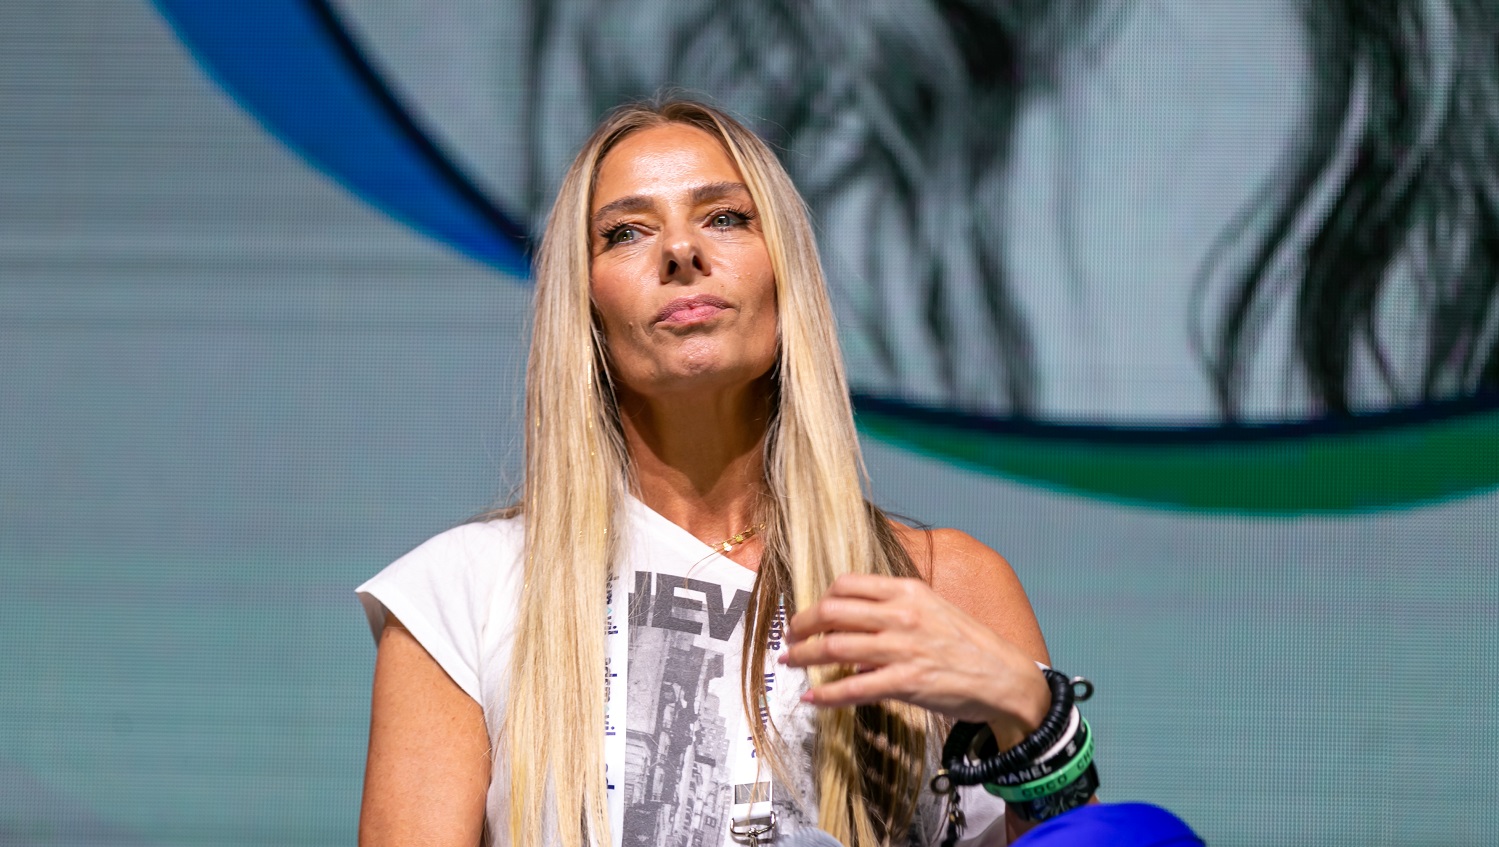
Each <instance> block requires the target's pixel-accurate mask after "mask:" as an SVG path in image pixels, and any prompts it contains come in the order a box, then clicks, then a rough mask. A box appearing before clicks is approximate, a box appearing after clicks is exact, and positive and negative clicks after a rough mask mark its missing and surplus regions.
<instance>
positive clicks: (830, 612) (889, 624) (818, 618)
mask: <svg viewBox="0 0 1499 847" xmlns="http://www.w3.org/2000/svg"><path fill="white" fill-rule="evenodd" d="M915 619H916V615H915V613H914V612H913V611H911V610H908V609H905V608H903V607H901V606H899V605H897V604H893V603H888V602H877V601H872V600H868V599H864V598H858V597H846V596H845V597H834V596H826V597H823V598H822V600H820V601H818V602H817V604H816V605H814V606H813V607H812V608H810V609H807V610H806V611H803V612H798V613H796V614H795V615H793V616H792V618H791V621H790V626H789V628H788V630H787V636H788V637H789V638H790V640H791V641H793V642H797V641H804V640H806V639H808V638H811V637H812V636H814V635H822V634H824V633H829V632H883V631H885V630H888V629H908V628H910V626H911V625H912V624H913V623H914V622H915Z"/></svg>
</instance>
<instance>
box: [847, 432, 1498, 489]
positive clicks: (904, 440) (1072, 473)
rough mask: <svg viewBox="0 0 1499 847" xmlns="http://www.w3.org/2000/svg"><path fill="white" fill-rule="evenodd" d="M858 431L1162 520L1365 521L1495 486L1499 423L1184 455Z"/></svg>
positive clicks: (1153, 447)
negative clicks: (1352, 515) (1344, 517)
mask: <svg viewBox="0 0 1499 847" xmlns="http://www.w3.org/2000/svg"><path fill="white" fill-rule="evenodd" d="M859 427H860V429H862V430H863V431H864V432H866V433H868V434H869V435H872V436H874V437H876V438H879V439H880V440H882V441H886V442H889V443H891V444H895V445H898V446H901V447H904V448H907V449H910V450H913V451H915V452H918V453H922V454H925V455H928V456H932V457H936V458H939V459H942V460H944V461H948V462H952V463H954V464H958V465H961V466H966V467H969V468H973V469H976V470H979V471H982V472H985V473H989V474H994V475H997V476H1002V477H1007V478H1010V479H1015V480H1019V481H1023V482H1028V483H1032V484H1035V485H1040V486H1044V487H1048V488H1052V489H1056V490H1061V491H1067V492H1071V493H1075V494H1082V495H1087V496H1093V497H1099V498H1103V499H1109V500H1118V501H1124V502H1130V503H1136V504H1141V505H1150V506H1157V507H1163V508H1169V509H1183V510H1194V511H1212V512H1234V513H1247V514H1262V515H1291V514H1305V513H1309V512H1329V513H1337V512H1367V511H1376V510H1382V509H1389V508H1396V507H1401V506H1412V505H1417V504H1422V503H1430V502H1435V501H1439V500H1445V499H1450V498H1452V497H1457V496H1461V495H1465V494H1470V493H1473V492H1475V491H1479V490H1482V489H1486V488H1491V487H1493V486H1495V485H1496V484H1499V412H1483V413H1480V414H1473V415H1467V416H1463V417H1455V418H1449V419H1445V420H1440V421H1435V422H1429V423H1421V424H1408V425H1398V426H1391V427H1389V428H1386V429H1375V430H1366V431H1360V432H1353V433H1343V434H1314V435H1288V436H1284V437H1273V438H1265V439H1263V440H1249V441H1225V442H1210V443H1182V444H1129V443H1111V442H1106V441H1086V440H1082V439H1071V438H1067V439H1062V438H1047V437H1044V436H1036V435H1017V434H1006V433H992V432H976V431H973V430H968V429H963V428H959V427H954V426H949V425H944V424H942V423H934V422H931V421H925V420H910V419H906V418H902V417H899V416H896V415H890V414H887V413H883V412H867V411H866V412H861V413H860V414H859Z"/></svg>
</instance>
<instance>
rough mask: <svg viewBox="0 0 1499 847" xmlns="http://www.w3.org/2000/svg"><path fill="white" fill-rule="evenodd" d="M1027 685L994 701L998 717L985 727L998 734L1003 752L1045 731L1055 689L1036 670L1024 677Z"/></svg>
mask: <svg viewBox="0 0 1499 847" xmlns="http://www.w3.org/2000/svg"><path fill="white" fill-rule="evenodd" d="M1023 678H1024V679H1025V680H1026V682H1025V683H1024V684H1023V685H1018V686H1007V687H1006V688H1005V689H1004V690H1001V691H998V692H996V695H995V697H994V698H993V699H992V700H991V702H993V703H994V706H995V708H994V714H993V715H991V716H990V717H989V719H988V720H987V721H985V723H987V724H988V725H989V731H990V732H992V733H994V740H995V742H996V743H997V744H998V745H999V749H1001V750H1008V749H1010V748H1011V747H1014V746H1015V745H1016V744H1019V743H1020V742H1021V741H1023V740H1025V738H1026V737H1027V736H1029V735H1030V734H1031V733H1033V732H1035V731H1036V730H1037V729H1039V728H1040V727H1041V722H1042V721H1043V720H1044V719H1045V718H1046V713H1047V710H1049V709H1050V708H1051V689H1050V688H1049V687H1048V685H1047V684H1046V677H1045V676H1043V675H1042V674H1041V672H1040V671H1039V670H1035V671H1034V672H1032V673H1030V674H1026V675H1025V676H1024V677H1023Z"/></svg>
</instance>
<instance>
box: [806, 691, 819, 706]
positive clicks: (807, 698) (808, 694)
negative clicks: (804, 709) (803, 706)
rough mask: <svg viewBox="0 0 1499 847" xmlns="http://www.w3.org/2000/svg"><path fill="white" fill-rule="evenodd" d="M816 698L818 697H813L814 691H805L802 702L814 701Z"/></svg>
mask: <svg viewBox="0 0 1499 847" xmlns="http://www.w3.org/2000/svg"><path fill="white" fill-rule="evenodd" d="M816 699H817V698H816V697H813V696H812V692H810V691H807V692H805V693H803V694H802V702H803V703H811V702H813V701H814V700H816Z"/></svg>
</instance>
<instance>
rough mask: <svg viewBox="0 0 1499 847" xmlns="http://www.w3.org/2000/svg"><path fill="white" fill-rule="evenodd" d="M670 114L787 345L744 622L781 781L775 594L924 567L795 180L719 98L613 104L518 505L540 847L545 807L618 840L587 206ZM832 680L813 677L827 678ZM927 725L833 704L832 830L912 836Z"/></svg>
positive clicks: (607, 430)
mask: <svg viewBox="0 0 1499 847" xmlns="http://www.w3.org/2000/svg"><path fill="white" fill-rule="evenodd" d="M666 123H683V124H687V125H691V126H694V127H697V128H699V129H702V130H704V131H706V132H708V133H709V134H710V135H712V136H714V137H715V138H717V139H718V140H719V141H720V142H721V143H722V144H723V146H724V148H725V149H726V150H727V151H728V153H729V155H730V156H731V157H732V159H733V160H734V163H735V164H736V165H737V166H738V168H739V171H740V173H741V174H742V175H743V177H744V181H745V184H746V186H747V187H748V189H749V192H750V195H751V197H752V198H753V199H754V202H755V205H756V206H757V208H758V210H759V217H760V221H761V222H762V226H763V232H764V237H765V244H766V248H767V250H768V253H769V256H770V261H771V268H772V270H773V272H774V274H775V279H776V297H777V310H778V313H779V332H780V350H779V358H778V362H777V365H776V368H775V375H776V380H775V382H776V393H777V398H776V403H775V409H774V413H773V415H772V419H771V423H770V431H769V433H768V437H767V439H766V457H765V467H766V480H765V483H766V487H767V491H768V493H769V495H770V496H768V497H767V498H765V500H766V505H765V512H764V514H763V516H762V517H763V519H764V521H765V523H766V530H765V534H764V539H765V552H764V555H763V556H762V558H761V562H760V566H759V571H758V575H757V577H756V583H755V590H754V593H753V599H752V602H751V608H750V611H749V613H748V617H747V622H746V626H745V627H744V639H745V651H744V656H745V661H744V668H745V673H744V679H743V691H744V693H745V709H746V711H747V713H751V720H750V726H751V727H753V728H754V730H753V731H754V734H755V742H756V746H757V748H758V749H760V750H762V751H764V755H765V758H766V760H767V761H768V763H769V764H770V766H771V769H772V770H773V771H774V772H775V773H777V774H778V775H780V776H781V777H782V778H783V780H784V777H785V775H786V774H787V773H788V767H787V764H786V757H785V751H784V750H782V749H781V745H780V743H779V737H778V735H777V734H776V732H775V729H774V727H773V726H771V727H765V726H762V725H761V723H760V721H759V720H758V719H757V715H756V714H754V713H757V712H758V709H757V706H758V701H757V699H756V698H755V697H754V696H752V695H751V692H759V691H763V690H764V656H765V644H766V641H767V635H768V632H769V628H770V626H771V620H772V617H773V615H774V612H775V609H776V606H777V604H778V602H780V601H782V600H784V601H785V602H786V603H787V605H788V606H789V607H790V608H791V609H796V608H807V607H808V606H810V605H812V604H814V603H815V602H817V600H818V599H819V598H820V597H821V596H822V594H823V593H824V592H825V591H826V590H827V588H828V586H829V585H830V584H831V583H832V582H833V580H834V579H835V578H837V577H838V576H839V575H841V574H845V573H878V574H890V575H897V576H914V575H916V570H915V567H914V566H913V564H912V562H911V559H910V557H909V556H908V555H907V554H906V552H905V550H904V548H903V547H902V546H901V544H900V543H899V541H898V540H897V539H896V537H895V535H894V533H893V531H892V529H891V527H890V524H889V523H888V521H887V519H886V518H885V516H884V514H883V513H882V512H880V510H879V509H877V508H875V507H873V506H872V505H870V504H869V503H867V501H866V500H865V497H864V481H865V473H864V468H863V462H862V458H861V454H860V451H859V442H858V437H857V434H856V431H855V429H854V421H853V410H852V407H851V405H850V402H849V395H848V385H847V382H846V379H845V377H844V372H843V364H842V357H841V355H840V353H839V348H838V340H837V336H836V333H835V327H834V320H833V313H832V308H831V305H830V303H829V301H828V296H827V290H826V285H825V282H824V279H823V274H822V265H821V262H820V260H819V258H818V254H817V245H816V242H815V239H814V236H813V233H812V226H811V223H810V220H809V218H808V215H807V211H806V207H805V205H804V203H803V202H802V200H801V197H800V196H799V195H798V194H797V192H796V189H795V188H794V187H793V186H792V184H791V180H790V178H789V177H788V176H787V174H786V171H785V170H784V169H783V168H782V167H781V165H780V163H779V162H778V161H777V159H776V157H775V155H774V153H772V152H771V150H770V149H769V148H768V147H767V146H766V145H765V144H764V142H762V141H760V140H759V139H758V138H756V137H755V135H754V134H753V133H751V132H750V131H749V130H748V129H746V128H745V127H744V126H742V125H741V124H740V123H738V122H737V121H735V120H733V119H732V118H730V117H729V116H728V115H726V114H725V113H723V112H721V111H719V110H717V109H714V108H712V107H709V106H705V105H702V104H700V103H695V102H691V101H683V100H670V101H665V102H662V103H656V104H637V105H631V106H626V107H623V108H620V109H618V110H616V111H614V112H613V113H611V114H610V115H609V116H608V117H606V118H605V119H604V121H603V122H602V123H601V124H600V126H599V127H598V128H597V129H596V130H595V131H594V133H593V135H592V136H591V137H590V138H589V139H588V141H587V143H585V144H584V146H583V149H582V150H581V151H580V152H579V153H578V155H577V157H576V158H575V159H574V160H573V163H572V166H571V167H570V168H569V169H568V172H567V174H566V176H565V177H564V178H563V180H562V185H561V188H560V189H559V191H558V194H557V200H556V203H555V204H554V205H553V207H552V211H551V215H550V218H549V219H548V223H547V228H546V233H545V235H544V237H543V238H542V241H541V245H540V249H539V251H538V253H537V257H536V266H535V267H536V270H535V282H536V295H535V324H534V328H533V334H532V339H531V353H530V359H529V361H528V364H527V374H526V418H525V427H526V436H525V478H524V482H523V487H522V501H521V506H520V507H519V511H521V512H523V513H524V516H525V551H524V554H523V563H524V564H523V567H524V589H523V593H522V597H521V600H520V618H519V622H518V626H517V629H516V636H515V645H514V651H513V658H512V665H511V674H510V680H509V692H508V695H507V696H506V698H505V700H506V702H507V703H508V709H507V712H506V715H505V718H504V723H503V726H502V729H501V733H500V739H501V744H502V745H503V747H504V748H505V752H504V753H503V754H502V755H505V756H506V757H507V759H508V773H509V785H510V800H511V802H510V821H509V831H510V837H511V841H512V842H513V843H514V844H516V845H517V847H523V846H524V845H533V844H539V843H541V842H542V841H543V837H542V833H543V830H544V829H545V828H549V819H550V816H549V815H548V814H547V811H548V805H549V804H550V805H551V808H552V809H555V814H556V816H555V821H556V826H557V829H558V835H559V837H560V839H561V842H562V844H563V845H565V847H580V845H582V844H583V843H584V842H585V839H586V838H587V837H588V834H590V833H591V834H592V835H593V837H594V838H595V839H596V840H597V841H598V843H601V844H607V843H608V840H607V839H608V833H609V823H608V815H607V813H606V808H607V804H606V797H605V785H604V764H603V745H602V740H603V736H604V727H603V718H604V676H603V674H602V672H601V668H602V667H603V664H604V652H605V648H604V627H603V625H602V624H603V609H604V606H605V590H606V586H607V582H608V579H609V575H610V572H611V568H613V567H614V566H615V563H616V558H617V556H616V553H617V552H618V535H619V533H618V532H617V531H614V526H615V525H614V522H615V519H616V516H618V515H619V514H621V509H622V507H623V505H624V500H625V497H626V493H627V491H628V485H629V457H628V456H627V454H626V451H625V447H624V439H623V435H622V433H621V429H620V424H619V418H618V411H617V408H616V406H615V403H614V398H613V391H612V389H611V387H610V383H609V374H608V369H607V357H606V354H605V348H604V342H603V337H602V334H601V331H600V328H599V325H598V323H597V321H596V320H595V319H594V316H593V310H592V306H591V301H590V298H589V269H590V264H591V258H590V256H591V254H590V248H589V218H590V208H591V206H590V204H591V201H592V188H593V182H594V179H595V177H596V174H597V172H598V168H599V164H600V162H601V161H602V160H603V158H604V156H605V155H606V154H607V153H608V152H609V150H610V149H612V147H613V146H614V145H615V144H617V143H618V142H619V141H620V140H621V139H623V138H625V137H626V136H628V135H630V134H632V133H634V132H637V131H639V130H641V129H644V128H647V127H651V126H659V125H661V124H666ZM584 339H587V340H586V341H585V340H584ZM616 602H618V601H616ZM837 673H838V672H827V671H819V672H816V673H814V674H813V678H814V682H815V681H818V680H821V679H826V678H830V677H831V676H834V675H836V674H837ZM621 694H622V693H621ZM616 696H621V695H616ZM926 724H927V718H926V716H925V714H924V713H922V712H920V710H917V709H914V708H910V707H905V706H903V705H900V704H891V705H879V706H872V707H862V708H860V709H858V710H855V709H825V710H820V711H819V712H818V715H817V739H816V746H815V751H814V771H815V773H814V779H813V784H814V787H815V788H816V791H817V795H818V796H817V805H818V822H819V825H820V826H821V827H822V828H823V829H824V830H826V831H827V832H829V833H831V834H832V835H834V836H835V837H837V838H838V839H839V840H840V841H841V842H843V843H845V844H851V845H859V847H864V845H874V844H881V843H887V842H888V841H889V840H891V839H894V840H904V838H905V834H906V833H905V829H906V828H907V827H908V826H909V824H910V821H911V819H912V816H913V814H914V808H915V798H916V793H917V791H918V790H919V786H920V783H921V780H922V767H923V764H924V761H925V759H924V750H925V734H926ZM589 739H593V740H594V742H592V743H590V742H589ZM580 740H582V741H583V743H579V741H580ZM616 778H618V777H616Z"/></svg>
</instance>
